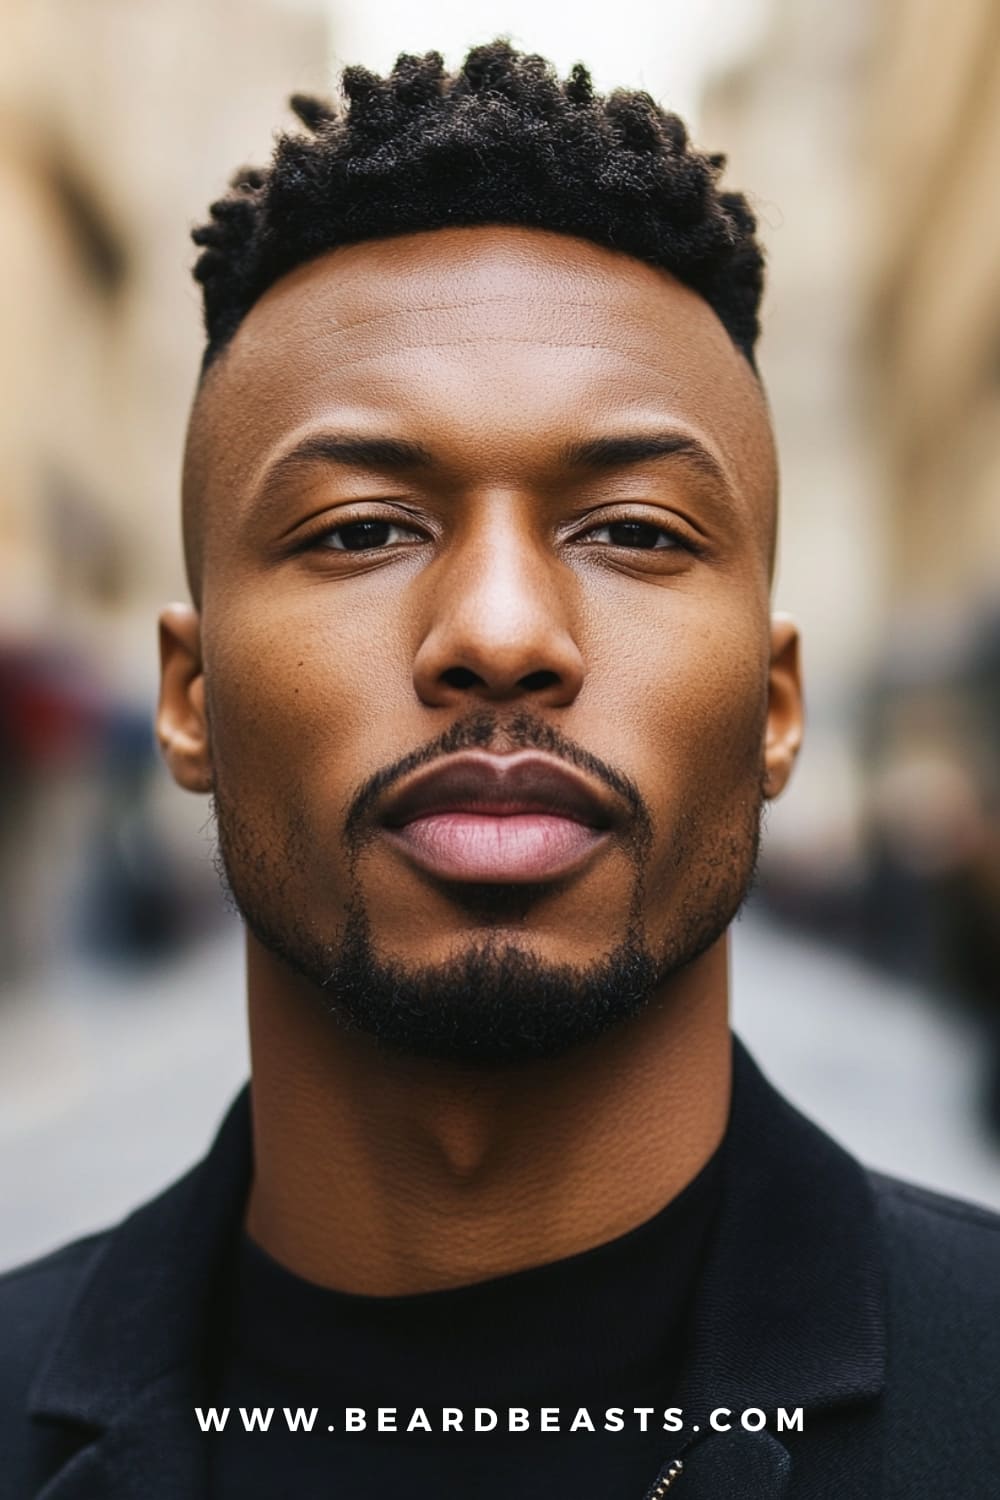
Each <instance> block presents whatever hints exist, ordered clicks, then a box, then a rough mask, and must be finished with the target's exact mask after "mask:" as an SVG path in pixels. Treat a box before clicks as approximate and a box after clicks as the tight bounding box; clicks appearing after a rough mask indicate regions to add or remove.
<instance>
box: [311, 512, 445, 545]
mask: <svg viewBox="0 0 1000 1500" xmlns="http://www.w3.org/2000/svg"><path fill="white" fill-rule="evenodd" d="M419 540H420V538H419V537H418V536H417V535H416V533H415V532H413V531H411V530H410V529H409V527H406V526H397V525H395V523H394V522H392V521H379V520H376V519H372V520H370V521H345V522H344V524H343V525H342V526H335V527H333V529H332V530H331V531H324V533H323V535H322V536H321V537H318V538H317V541H318V543H319V545H320V546H322V547H329V548H331V549H332V550H333V551H334V552H374V551H381V550H382V549H383V548H385V547H394V546H397V545H398V544H399V543H403V544H406V543H409V542H416V541H419Z"/></svg>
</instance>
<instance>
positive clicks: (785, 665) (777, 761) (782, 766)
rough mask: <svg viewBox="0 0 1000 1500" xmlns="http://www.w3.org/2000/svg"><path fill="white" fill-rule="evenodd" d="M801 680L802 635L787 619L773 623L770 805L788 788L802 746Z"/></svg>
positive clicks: (767, 766) (767, 758) (767, 762)
mask: <svg viewBox="0 0 1000 1500" xmlns="http://www.w3.org/2000/svg"><path fill="white" fill-rule="evenodd" d="M802 728H803V703H802V677H801V672H800V668H799V632H798V630H797V628H796V626H795V622H794V620H792V619H791V618H790V617H789V616H788V615H784V614H777V615H775V616H774V618H773V619H772V621H771V665H770V668H769V671H768V693H767V731H766V735H765V739H764V796H765V797H766V798H767V799H768V800H769V801H770V800H771V799H772V798H773V797H777V796H779V795H780V794H781V793H782V792H783V791H784V789H785V787H786V785H787V784H788V779H789V777H790V776H791V774H792V768H793V766H794V765H795V758H796V756H797V755H798V753H799V747H800V745H801V744H802Z"/></svg>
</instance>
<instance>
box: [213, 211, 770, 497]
mask: <svg viewBox="0 0 1000 1500" xmlns="http://www.w3.org/2000/svg"><path fill="white" fill-rule="evenodd" d="M623 417H625V418H627V419H628V420H629V422H630V423H631V425H633V426H641V425H642V424H643V423H647V424H648V423H650V422H656V423H662V422H664V421H669V422H672V423H673V424H675V425H677V426H680V427H684V428H687V429H689V430H691V431H693V432H694V434H695V435H696V436H697V437H698V438H699V439H700V440H701V441H702V442H703V443H704V444H705V446H707V447H709V448H711V449H712V450H713V452H714V453H715V455H716V456H717V457H718V459H719V461H720V463H721V464H722V466H723V467H724V468H725V469H726V470H727V471H728V472H729V475H730V478H731V480H732V482H733V485H734V488H736V489H737V490H739V491H742V492H744V493H745V494H746V495H747V496H748V498H749V500H750V502H751V503H754V504H760V505H761V506H762V507H763V511H762V519H763V520H765V524H769V522H767V520H766V518H767V516H768V513H769V509H770V506H771V503H772V501H773V495H774V488H775V474H774V458H773V451H772V446H771V434H770V423H769V419H768V415H767V409H766V404H765V402H764V398H763V395H762V392H761V389H760V386H759V384H758V382H757V380H756V378H755V377H754V375H753V373H752V371H751V370H750V367H749V365H748V364H747V362H746V360H745V359H744V358H743V356H742V355H741V354H740V353H739V352H738V351H737V350H736V348H735V347H734V345H733V344H732V341H731V340H730V338H729V336H728V334H727V333H726V331H725V329H724V328H723V326H722V324H721V323H720V322H719V320H718V318H717V317H716V315H715V313H714V312H713V311H712V309H711V308H710V307H709V305H708V304H707V303H706V302H705V301H704V300H703V299H702V298H701V297H699V296H698V295H697V294H696V293H694V292H693V291H691V290H690V289H689V288H688V287H685V286H683V285H682V284H681V283H680V282H678V281H677V280H675V279H674V278H673V277H671V276H669V275H668V274H666V273H665V272H663V271H660V270H658V269H656V268H654V267H651V266H647V265H644V264H643V263H642V262H640V261H637V260H635V259H634V258H632V257H629V256H625V255H622V254H619V253H617V252H615V251H611V250H607V249H605V248H603V247H601V246H598V245H593V244H590V243H589V242H587V241H583V240H579V239H575V238H572V237H569V236H565V235H558V234H551V233H548V232H545V231H541V230H534V229H518V228H509V227H476V228H464V229H454V230H451V229H449V230H434V231H431V232H427V233H423V234H416V235H405V236H399V237H397V238H393V239H386V240H379V241H372V242H364V243H362V244H358V245H354V246H348V247H344V248H341V249H338V250H335V251H331V252H328V253H327V254H325V255H322V256H320V257H318V258H317V259H316V260H314V261H311V262H309V263H307V264H306V265H304V266H301V267H299V268H297V269H296V270H295V271H293V272H291V273H290V274H288V275H287V276H285V277H283V278H282V279H281V280H279V281H278V282H277V283H276V284H275V285H274V286H273V287H271V288H270V289H269V290H268V292H267V293H265V295H264V296H263V297H262V298H261V299H260V300H259V301H258V302H257V303H256V304H255V305H254V307H253V308H252V309H251V310H250V312H249V313H248V315H247V317H246V318H245V319H244V321H243V323H242V324H241V325H240V328H239V329H238V330H237V333H236V335H235V337H234V339H233V341H232V343H231V345H230V346H229V348H228V349H227V350H226V351H225V353H224V354H223V355H222V356H221V358H220V359H219V361H218V362H217V364H216V366H215V367H213V368H212V369H211V370H210V371H209V374H208V376H207V377H206V380H205V383H204V387H203V390H202V392H201V393H200V396H199V399H198V401H197V402H196V405H195V410H194V414H193V418H192V424H191V429H190V433H189V446H188V459H187V464H186V472H185V510H186V514H185V524H186V526H188V525H191V524H193V518H192V514H191V512H192V510H193V508H194V507H195V506H196V505H197V506H198V507H200V506H201V505H202V504H203V503H205V502H208V503H210V504H211V505H212V506H213V507H214V505H215V503H216V496H217V495H218V494H220V493H221V494H224V495H226V496H230V497H232V496H234V495H236V494H238V493H239V492H240V491H243V490H245V489H246V488H247V487H252V484H253V481H254V477H255V476H256V475H257V474H259V472H260V469H261V467H262V466H265V465H266V464H267V462H268V461H269V460H270V459H271V458H273V456H274V455H275V454H276V453H277V452H279V451H280V450H281V449H282V448H283V447H286V446H288V445H289V444H290V443H291V442H293V441H294V440H295V439H296V438H297V437H298V436H300V435H302V434H303V433H304V432H306V431H309V430H311V429H313V428H315V427H317V426H323V425H330V426H337V427H343V425H344V423H345V421H348V422H351V423H353V424H355V425H360V426H361V427H368V428H370V429H371V430H373V431H374V430H376V429H377V430H378V431H379V432H380V433H391V435H401V436H402V435H406V436H418V437H421V438H422V437H423V436H424V432H423V431H420V432H414V430H413V429H414V428H415V427H417V428H427V427H428V426H429V427H431V428H436V429H437V431H438V434H439V436H440V437H442V438H443V440H444V441H446V442H448V443H449V444H450V445H451V446H452V448H453V449H454V453H453V455H452V456H453V457H455V456H456V455H459V454H460V453H461V451H462V450H463V446H464V450H465V451H467V452H468V453H469V454H471V453H472V451H473V450H474V451H475V454H476V455H477V457H478V459H479V460H480V461H481V462H482V463H483V464H485V465H487V466H488V465H489V463H490V462H491V458H490V453H491V450H492V452H493V457H494V458H496V457H498V456H499V455H500V454H501V453H503V454H504V455H505V456H506V457H505V462H509V463H512V464H516V460H517V457H518V455H523V456H524V457H525V459H526V460H527V459H528V458H529V457H530V458H531V460H532V461H534V460H535V459H537V458H538V456H539V454H540V453H541V452H542V450H543V449H544V447H545V443H546V440H547V438H551V441H552V444H553V446H556V445H558V444H562V443H565V441H566V439H567V438H571V437H580V438H586V437H590V436H594V435H600V434H599V432H598V429H599V428H600V427H601V426H602V424H604V425H606V426H608V427H614V428H615V429H616V430H617V429H618V428H620V426H621V418H623Z"/></svg>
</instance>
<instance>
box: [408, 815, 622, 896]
mask: <svg viewBox="0 0 1000 1500" xmlns="http://www.w3.org/2000/svg"><path fill="white" fill-rule="evenodd" d="M390 836H391V838H392V839H393V841H394V842H396V843H398V844H399V845H401V846H402V848H403V849H404V850H405V852H406V853H407V854H408V855H409V856H410V857H411V859H413V861H414V862H415V863H416V864H417V865H419V866H420V868H421V869H423V870H426V871H427V872H428V873H429V874H431V875H436V876H438V878H439V879H441V880H469V881H482V882H484V883H487V882H496V883H501V882H511V883H517V882H523V883H525V884H527V883H528V882H530V881H535V880H555V879H557V878H558V877H559V876H562V875H568V874H570V873H571V872H572V871H573V870H574V869H575V868H576V867H578V866H579V865H580V864H582V862H583V861H584V860H585V859H586V857H587V856H588V855H589V854H591V853H593V851H594V850H595V849H596V848H597V847H598V846H599V845H600V844H602V843H603V842H604V841H605V840H606V839H607V837H608V835H607V833H606V832H605V831H604V830H602V829H598V828H588V827H587V826H586V825H585V824H583V823H576V822H574V821H573V819H572V818H561V817H556V816H555V815H553V814H549V813H514V814H511V815H509V816H507V817H486V816H484V815H483V814H481V813H435V814H434V815H433V816H430V817H426V818H415V819H414V821H413V822H412V823H407V824H405V826H404V827H402V828H395V829H392V830H391V834H390Z"/></svg>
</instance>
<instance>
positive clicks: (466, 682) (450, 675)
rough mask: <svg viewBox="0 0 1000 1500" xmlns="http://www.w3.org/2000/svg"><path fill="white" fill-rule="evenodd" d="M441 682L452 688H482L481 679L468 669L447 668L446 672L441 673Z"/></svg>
mask: <svg viewBox="0 0 1000 1500" xmlns="http://www.w3.org/2000/svg"><path fill="white" fill-rule="evenodd" d="M441 680H442V681H443V682H446V683H447V684H448V686H449V687H454V688H471V687H482V686H483V679H482V678H481V677H479V676H477V674H476V673H475V672H473V671H471V669H470V668H469V667H449V668H448V669H447V671H445V672H442V673H441Z"/></svg>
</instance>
